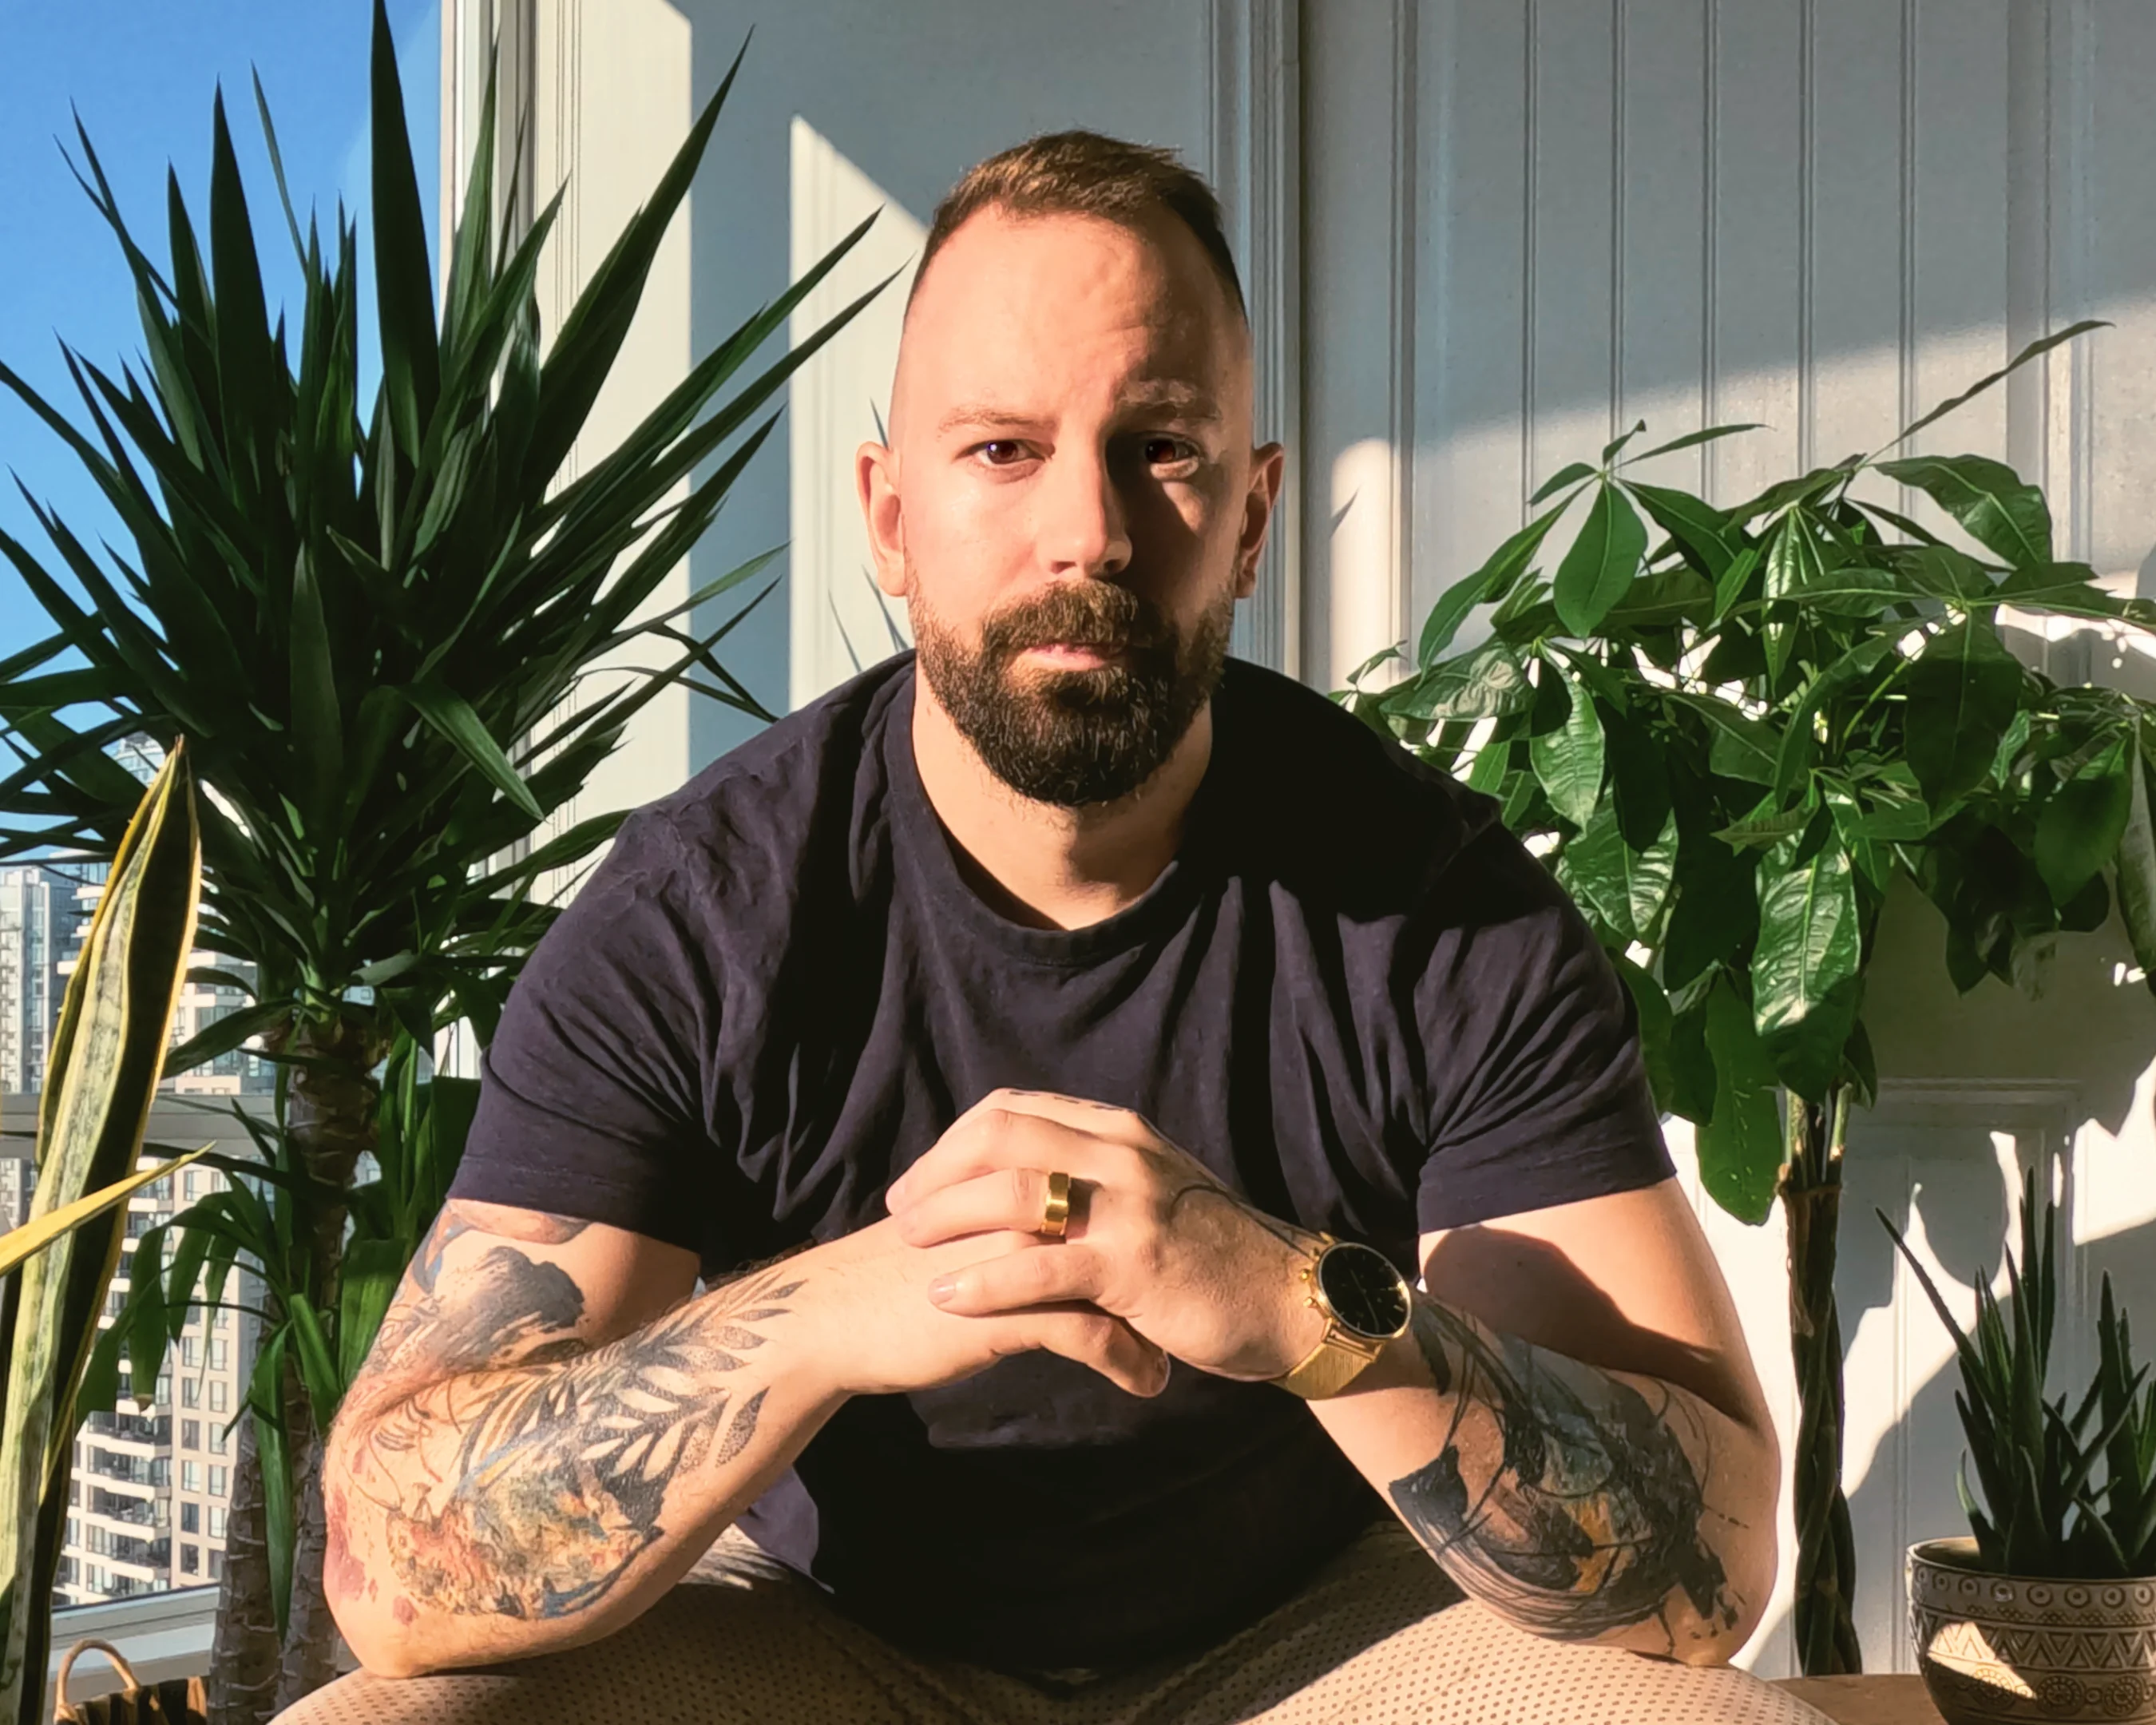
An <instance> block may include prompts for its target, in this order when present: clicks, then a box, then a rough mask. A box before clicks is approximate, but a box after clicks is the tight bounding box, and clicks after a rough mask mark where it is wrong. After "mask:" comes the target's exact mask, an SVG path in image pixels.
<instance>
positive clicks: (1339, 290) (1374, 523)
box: [1301, 0, 1417, 689]
mask: <svg viewBox="0 0 2156 1725" xmlns="http://www.w3.org/2000/svg"><path fill="white" fill-rule="evenodd" d="M1416 12H1417V8H1415V7H1414V6H1413V5H1411V4H1410V3H1409V0H1391V3H1388V4H1384V5H1377V4H1370V5H1362V4H1355V5H1338V4H1327V5H1323V6H1319V7H1305V8H1303V9H1302V14H1301V15H1302V42H1301V72H1302V87H1303V91H1304V109H1303V112H1304V124H1303V131H1302V160H1303V176H1302V237H1303V245H1302V307H1303V331H1302V352H1303V377H1302V389H1303V413H1302V429H1303V445H1304V465H1303V492H1304V495H1303V504H1302V511H1303V513H1302V655H1301V659H1302V675H1303V677H1304V679H1305V680H1306V681H1308V682H1311V683H1312V684H1315V685H1317V686H1319V687H1321V688H1326V689H1333V688H1337V687H1339V686H1340V685H1341V684H1342V682H1343V681H1344V680H1345V679H1346V678H1347V675H1348V674H1349V673H1350V672H1351V671H1353V670H1354V669H1355V668H1356V666H1357V665H1359V664H1361V663H1362V662H1363V660H1365V659H1368V657H1369V656H1370V655H1373V654H1374V653H1377V652H1379V651H1381V650H1382V649H1384V648H1386V647H1389V646H1391V645H1393V644H1395V643H1396V642H1398V641H1399V639H1401V638H1402V637H1403V636H1404V634H1406V631H1407V593H1406V588H1407V581H1406V573H1407V561H1408V557H1409V538H1410V536H1411V534H1412V531H1413V523H1412V521H1410V520H1409V518H1408V511H1406V509H1405V508H1404V506H1403V503H1404V497H1405V495H1406V485H1407V482H1408V475H1409V473H1410V471H1411V470H1412V467H1413V453H1412V450H1411V449H1410V447H1409V444H1410V443H1411V439H1412V436H1413V426H1414V418H1413V415H1414V372H1413V365H1414V345H1415V332H1414V329H1413V314H1414V304H1415V301H1414V283H1413V280H1412V279H1411V277H1412V272H1413V265H1414V244H1413V224H1414V219H1415V216H1416V206H1415V204H1414V201H1413V200H1414V163H1413V161H1412V159H1411V150H1410V146H1411V144H1412V141H1413V138H1414V130H1413V127H1414V115H1415V110H1416V95H1417V90H1416V85H1415V83H1414V76H1415V67H1416V54H1415V48H1416V29H1415V26H1416Z"/></svg>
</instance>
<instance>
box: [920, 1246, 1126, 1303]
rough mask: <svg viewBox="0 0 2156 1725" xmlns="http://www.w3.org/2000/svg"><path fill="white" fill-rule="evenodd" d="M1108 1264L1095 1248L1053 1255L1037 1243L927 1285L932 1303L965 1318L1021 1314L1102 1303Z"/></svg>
mask: <svg viewBox="0 0 2156 1725" xmlns="http://www.w3.org/2000/svg"><path fill="white" fill-rule="evenodd" d="M1105 1272H1106V1261H1105V1260H1103V1259H1102V1257H1101V1254H1100V1253H1099V1252H1098V1251H1097V1250H1095V1249H1094V1248H1093V1247H1091V1246H1086V1245H1061V1246H1057V1247H1055V1248H1054V1249H1052V1250H1051V1249H1050V1248H1049V1247H1048V1246H1046V1245H1043V1244H1041V1243H1039V1242H1035V1243H1034V1244H1033V1245H1028V1246H1025V1247H1022V1248H1021V1249H1019V1250H1017V1251H1014V1252H1005V1253H1004V1254H1002V1255H999V1256H997V1257H993V1258H983V1259H979V1260H976V1261H975V1262H973V1263H971V1264H967V1265H963V1266H960V1267H959V1268H957V1269H956V1270H947V1271H944V1272H943V1274H942V1275H941V1276H937V1278H936V1279H935V1280H934V1281H932V1282H931V1283H930V1284H929V1285H928V1297H929V1298H930V1299H931V1300H932V1301H935V1302H936V1304H937V1305H938V1306H940V1307H942V1308H943V1310H944V1311H946V1312H956V1313H957V1314H958V1315H959V1316H960V1317H986V1316H988V1314H990V1313H993V1312H1017V1311H1020V1310H1023V1309H1024V1307H1029V1306H1048V1305H1052V1304H1054V1303H1055V1302H1056V1301H1067V1300H1083V1301H1098V1300H1099V1298H1100V1297H1101V1291H1102V1288H1103V1285H1104V1282H1105V1279H1106V1277H1105Z"/></svg>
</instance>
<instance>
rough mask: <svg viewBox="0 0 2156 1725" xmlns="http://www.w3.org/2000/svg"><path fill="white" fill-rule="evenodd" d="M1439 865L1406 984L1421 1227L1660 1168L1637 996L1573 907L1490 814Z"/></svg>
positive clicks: (1581, 1193) (1625, 1183)
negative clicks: (1415, 1071)
mask: <svg viewBox="0 0 2156 1725" xmlns="http://www.w3.org/2000/svg"><path fill="white" fill-rule="evenodd" d="M1461 863H1462V864H1463V865H1465V866H1464V867H1460V868H1457V869H1455V870H1448V871H1447V874H1446V875H1445V877H1444V878H1443V879H1442V880H1440V885H1439V894H1440V898H1441V899H1442V900H1443V901H1445V903H1446V904H1447V905H1448V906H1450V907H1451V908H1450V911H1449V912H1448V913H1447V915H1446V916H1445V921H1446V922H1449V923H1450V925H1451V926H1450V927H1446V928H1445V929H1443V930H1442V931H1441V932H1440V933H1439V935H1438V936H1437V937H1436V938H1435V941H1434V942H1433V944H1432V947H1431V949H1430V963H1429V965H1428V967H1427V968H1426V969H1425V971H1424V976H1423V978H1422V986H1421V988H1420V990H1419V999H1418V1003H1417V1004H1418V1016H1419V1019H1420V1024H1421V1029H1422V1036H1423V1048H1424V1053H1425V1055H1426V1058H1427V1059H1428V1060H1429V1063H1430V1065H1429V1071H1430V1117H1429V1131H1428V1138H1427V1144H1428V1149H1427V1154H1426V1156H1425V1157H1424V1163H1423V1168H1422V1173H1421V1177H1420V1181H1419V1189H1418V1192H1417V1196H1416V1219H1417V1222H1418V1224H1419V1226H1420V1227H1421V1228H1422V1229H1423V1230H1424V1231H1428V1230H1432V1229H1438V1228H1460V1227H1465V1226H1466V1225H1467V1224H1470V1223H1472V1222H1481V1221H1487V1220H1489V1219H1492V1218H1494V1217H1499V1216H1506V1215H1512V1214H1517V1213H1519V1212H1522V1211H1525V1210H1532V1209H1543V1208H1546V1207H1547V1206H1548V1205H1551V1204H1570V1203H1574V1202H1577V1201H1578V1200H1580V1199H1589V1198H1600V1197H1604V1196H1607V1195H1609V1194H1612V1193H1616V1192H1625V1191H1631V1190H1634V1189H1637V1188H1640V1187H1643V1186H1650V1185H1653V1184H1655V1183H1656V1182H1657V1181H1660V1180H1663V1179H1666V1178H1669V1176H1670V1175H1671V1173H1672V1172H1673V1169H1672V1166H1671V1162H1670V1156H1669V1150H1668V1147H1667V1146H1666V1144H1665V1143H1664V1142H1663V1140H1662V1132H1661V1120H1660V1117H1659V1115H1658V1113H1657V1111H1656V1109H1655V1101H1654V1095H1653V1092H1652V1091H1651V1090H1650V1087H1649V1085H1648V1081H1647V1076H1646V1070H1645V1063H1644V1061H1643V1060H1642V1059H1641V1056H1640V1038H1639V1025H1638V1014H1637V1009H1636V1008H1635V1005H1634V1004H1633V1000H1632V995H1631V991H1630V989H1628V988H1626V987H1625V983H1624V981H1623V979H1622V978H1620V977H1619V976H1618V974H1617V972H1616V968H1615V967H1614V966H1613V965H1612V964H1611V963H1610V962H1609V957H1608V955H1607V954H1605V953H1604V952H1603V950H1602V947H1601V946H1600V944H1599V942H1597V941H1596V939H1595V937H1594V931H1593V930H1592V929H1591V928H1589V926H1588V924H1587V921H1586V919H1585V918H1584V916H1581V915H1580V913H1579V911H1578V909H1577V908H1576V907H1575V906H1573V902H1572V901H1571V899H1570V898H1569V897H1568V896H1567V895H1566V893H1565V891H1564V889H1563V887H1562V886H1559V885H1558V883H1557V881H1556V880H1553V878H1552V877H1551V875H1550V874H1549V873H1548V870H1546V869H1544V868H1543V865H1541V864H1540V863H1539V862H1537V860H1535V859H1534V858H1533V857H1532V856H1531V855H1528V853H1527V851H1526V850H1525V849H1524V848H1523V847H1522V846H1521V845H1520V844H1519V841H1518V840H1517V839H1515V838H1513V837H1512V835H1511V834H1508V833H1507V832H1505V831H1504V829H1501V828H1496V829H1491V830H1488V831H1486V832H1485V833H1483V834H1481V835H1480V836H1479V837H1478V839H1476V842H1475V843H1474V844H1473V845H1471V847H1470V851H1469V855H1467V856H1464V857H1463V858H1462V859H1461Z"/></svg>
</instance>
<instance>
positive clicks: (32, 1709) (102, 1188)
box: [0, 747, 201, 1725]
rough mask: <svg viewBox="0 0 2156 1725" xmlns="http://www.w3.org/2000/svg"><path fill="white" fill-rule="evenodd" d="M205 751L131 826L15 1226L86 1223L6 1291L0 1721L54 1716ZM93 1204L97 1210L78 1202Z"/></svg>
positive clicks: (164, 784) (191, 905)
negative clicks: (70, 1572) (94, 1394)
mask: <svg viewBox="0 0 2156 1725" xmlns="http://www.w3.org/2000/svg"><path fill="white" fill-rule="evenodd" d="M192 764H193V763H192V762H191V761H190V760H189V758H188V757H187V753H186V751H185V750H184V748H182V747H174V749H173V750H172V752H171V753H170V754H169V755H168V756H167V758H166V762H165V766H164V769H163V771H162V772H161V773H159V774H158V775H157V781H156V782H155V783H153V784H151V787H150V788H149V791H148V793H147V794H146V795H144V796H143V797H142V798H141V803H140V806H139V807H138V808H137V809H136V812H135V814H134V817H133V818H132V819H131V820H130V822H129V823H128V825H127V829H126V832H125V833H124V834H122V835H121V843H120V847H119V855H117V856H116V857H115V859H114V861H113V866H112V870H111V872H110V875H109V876H108V878H107V879H106V881H105V887H104V890H103V891H102V892H101V894H100V896H99V899H98V905H97V910H96V913H95V916H92V918H91V919H90V929H89V932H88V933H87V934H86V935H85V937H84V940H83V947H82V957H81V959H80V963H78V964H77V965H76V967H75V968H74V973H72V974H71V975H70V976H69V978H68V985H67V993H66V995H65V997H64V1000H63V1003H62V1004H61V1007H60V1016H59V1025H58V1027H57V1028H56V1029H55V1030H54V1036H53V1047H52V1053H51V1056H50V1058H49V1060H48V1062H47V1068H46V1080H45V1088H44V1094H43V1095H42V1096H41V1097H40V1099H39V1103H38V1143H37V1162H38V1191H37V1197H36V1199H35V1200H34V1203H33V1207H32V1209H31V1219H30V1224H29V1225H28V1227H27V1228H26V1229H24V1230H18V1231H21V1232H24V1233H28V1234H32V1235H37V1234H39V1233H45V1232H51V1231H52V1230H53V1229H54V1228H55V1227H56V1226H57V1224H59V1220H60V1219H62V1218H63V1217H64V1216H67V1215H69V1214H74V1225H73V1226H72V1227H69V1228H67V1229H65V1230H64V1231H60V1232H59V1233H58V1234H57V1235H56V1237H54V1238H51V1239H50V1240H47V1241H46V1242H45V1244H44V1246H43V1249H42V1250H38V1251H37V1252H36V1253H34V1254H33V1255H30V1256H29V1257H28V1259H27V1260H25V1261H24V1262H23V1264H22V1265H21V1267H20V1269H19V1270H18V1271H17V1272H16V1273H14V1274H13V1275H11V1276H9V1277H8V1281H7V1283H6V1285H5V1288H4V1292H0V1719H5V1720H8V1721H12V1722H19V1725H35V1722H38V1721H39V1720H41V1719H42V1718H43V1717H44V1712H43V1709H44V1688H45V1682H44V1679H45V1657H46V1651H47V1641H48V1637H49V1632H50V1625H49V1620H48V1619H47V1615H46V1606H47V1602H48V1601H49V1599H51V1597H52V1589H53V1584H54V1579H55V1577H56V1575H57V1573H58V1570H59V1554H60V1543H61V1535H62V1532H63V1531H64V1522H65V1519H66V1512H67V1498H68V1492H67V1482H68V1476H69V1462H70V1461H71V1459H72V1456H73V1454H74V1429H75V1409H76V1401H77V1395H78V1391H79V1389H80V1384H81V1382H82V1377H83V1372H84V1369H85V1363H86V1362H87V1359H88V1356H89V1353H90V1347H91V1344H92V1343H93V1342H94V1341H95V1338H96V1336H97V1325H98V1320H99V1318H100V1317H101V1316H102V1315H103V1313H104V1310H105V1290H106V1288H107V1287H108V1286H110V1283H111V1281H112V1276H113V1272H114V1271H115V1269H116V1268H117V1267H118V1266H119V1263H120V1252H121V1240H122V1238H123V1237H124V1235H125V1232H126V1211H125V1210H124V1209H121V1208H118V1207H117V1205H116V1204H113V1203H106V1202H104V1201H103V1200H105V1199H111V1198H113V1197H114V1196H115V1192H117V1194H119V1195H123V1196H124V1194H125V1191H126V1184H125V1183H126V1182H127V1181H128V1180H129V1179H130V1178H131V1171H132V1170H134V1168H135V1163H136V1158H138V1157H139V1156H140V1155H141V1149H142V1132H143V1127H144V1126H145V1124H146V1122H147V1121H148V1119H149V1115H150V1104H151V1098H152V1097H153V1096H154V1095H155V1093H156V1090H157V1080H158V1076H159V1075H160V1073H161V1072H162V1070H163V1060H164V1055H165V1050H166V1048H167V1045H168V1042H169V1039H170V1036H171V1034H172V1010H173V1008H174V1007H175V1006H176V1005H177V1004H178V1001H179V995H180V988H181V985H182V982H183V981H184V979H185V977H186V973H187V954H188V951H189V948H190V947H192V945H193V939H194V930H195V916H196V911H197V907H198V894H199V888H200V875H201V842H200V836H199V831H198V827H197V824H196V809H195V797H194V784H193V777H192ZM136 789H137V791H138V792H140V790H141V787H140V786H139V785H137V786H136ZM167 1166H169V1164H167ZM162 1172H164V1169H163V1168H157V1169H152V1170H149V1171H147V1173H141V1174H135V1175H133V1178H134V1179H135V1181H136V1183H140V1182H141V1179H142V1178H146V1177H148V1176H149V1175H153V1174H155V1173H162ZM85 1202H86V1203H87V1204H89V1205H90V1209H91V1210H92V1211H93V1214H81V1206H82V1205H83V1204H85ZM10 1238H11V1239H12V1238H13V1236H12V1235H11V1236H10Z"/></svg>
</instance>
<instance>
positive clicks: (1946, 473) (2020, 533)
mask: <svg viewBox="0 0 2156 1725" xmlns="http://www.w3.org/2000/svg"><path fill="white" fill-rule="evenodd" d="M1879 471H1880V472H1881V473H1883V474H1885V475H1886V476H1887V477H1888V478H1889V479H1894V480H1900V481H1901V482H1902V484H1903V485H1914V486H1916V487H1917V490H1921V491H1922V492H1924V493H1926V494H1927V495H1928V496H1929V497H1930V498H1931V499H1932V501H1933V502H1934V503H1937V504H1938V506H1939V507H1940V508H1942V509H1943V510H1945V511H1946V512H1947V513H1948V515H1950V516H1953V518H1954V519H1955V520H1956V521H1958V522H1960V523H1961V525H1962V527H1963V530H1964V531H1967V533H1968V534H1969V536H1970V537H1971V538H1973V539H1974V540H1976V541H1977V542H1979V544H1981V545H1984V546H1987V547H1989V548H1990V549H1991V550H1993V551H1995V552H1998V553H1999V556H2001V557H2005V559H2006V561H2007V562H2009V563H2011V564H2012V565H2014V567H2016V568H2020V567H2023V566H2024V565H2025V564H2030V563H2048V562H2051V509H2050V507H2049V506H2047V505H2046V503H2045V501H2044V494H2043V493H2042V492H2041V491H2040V490H2037V489H2036V487H2035V486H2034V485H2030V484H2028V483H2027V482H2026V481H2025V480H2023V479H2022V477H2021V475H2019V474H2018V473H2016V472H2015V470H2013V469H2012V468H2010V467H2009V466H2007V465H2006V464H2005V462H2003V461H1994V460H1991V459H1989V458H1988V457H1985V456H1983V455H1915V456H1911V457H1909V458H1908V459H1905V460H1901V461H1882V462H1881V463H1880V464H1879Z"/></svg>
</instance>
